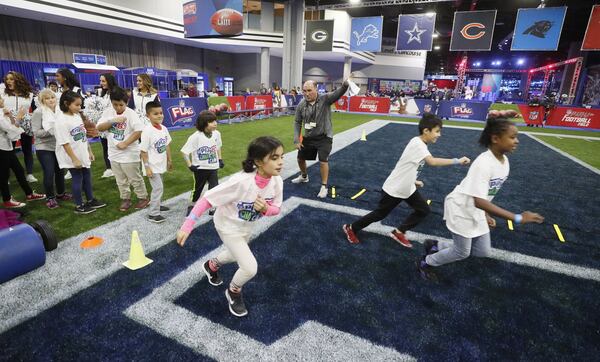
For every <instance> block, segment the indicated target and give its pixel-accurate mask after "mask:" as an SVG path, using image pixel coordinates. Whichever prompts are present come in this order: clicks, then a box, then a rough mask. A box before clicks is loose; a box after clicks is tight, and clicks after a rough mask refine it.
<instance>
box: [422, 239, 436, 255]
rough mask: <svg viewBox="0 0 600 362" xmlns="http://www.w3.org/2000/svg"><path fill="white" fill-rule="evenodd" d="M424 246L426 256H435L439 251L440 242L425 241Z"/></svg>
mask: <svg viewBox="0 0 600 362" xmlns="http://www.w3.org/2000/svg"><path fill="white" fill-rule="evenodd" d="M423 246H424V247H425V255H431V254H435V253H437V252H438V251H439V249H438V241H437V240H434V239H427V240H425V242H424V243H423Z"/></svg>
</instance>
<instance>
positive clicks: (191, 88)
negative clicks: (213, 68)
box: [187, 83, 198, 97]
mask: <svg viewBox="0 0 600 362" xmlns="http://www.w3.org/2000/svg"><path fill="white" fill-rule="evenodd" d="M187 94H188V96H190V97H198V90H197V89H196V85H195V84H194V83H190V84H188V86H187Z"/></svg>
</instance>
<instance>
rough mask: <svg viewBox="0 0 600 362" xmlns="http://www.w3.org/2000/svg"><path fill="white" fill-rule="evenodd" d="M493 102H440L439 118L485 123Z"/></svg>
mask: <svg viewBox="0 0 600 362" xmlns="http://www.w3.org/2000/svg"><path fill="white" fill-rule="evenodd" d="M491 105H492V102H488V101H467V100H464V99H462V100H461V99H459V100H452V101H440V104H439V105H438V117H440V118H442V117H448V118H462V119H472V120H478V121H485V120H486V118H487V114H488V110H489V108H490V106H491Z"/></svg>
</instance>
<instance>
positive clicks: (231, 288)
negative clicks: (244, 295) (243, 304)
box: [229, 283, 242, 294]
mask: <svg viewBox="0 0 600 362" xmlns="http://www.w3.org/2000/svg"><path fill="white" fill-rule="evenodd" d="M229 291H230V292H231V293H234V294H239V293H241V292H242V288H240V287H238V286H237V285H235V284H233V283H231V284H229Z"/></svg>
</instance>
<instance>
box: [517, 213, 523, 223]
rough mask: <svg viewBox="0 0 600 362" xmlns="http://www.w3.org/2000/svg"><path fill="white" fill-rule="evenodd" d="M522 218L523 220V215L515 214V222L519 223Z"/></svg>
mask: <svg viewBox="0 0 600 362" xmlns="http://www.w3.org/2000/svg"><path fill="white" fill-rule="evenodd" d="M522 220H523V215H521V214H515V224H517V225H519V224H520V223H521V221H522Z"/></svg>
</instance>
